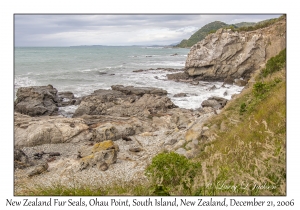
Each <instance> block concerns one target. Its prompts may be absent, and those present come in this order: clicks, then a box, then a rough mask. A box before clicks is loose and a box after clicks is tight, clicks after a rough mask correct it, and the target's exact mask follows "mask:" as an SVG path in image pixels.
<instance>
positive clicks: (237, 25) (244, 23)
mask: <svg viewBox="0 0 300 210" xmlns="http://www.w3.org/2000/svg"><path fill="white" fill-rule="evenodd" d="M255 24H256V23H254V22H241V23H235V24H233V25H235V26H236V27H238V28H240V27H248V26H253V25H255Z"/></svg>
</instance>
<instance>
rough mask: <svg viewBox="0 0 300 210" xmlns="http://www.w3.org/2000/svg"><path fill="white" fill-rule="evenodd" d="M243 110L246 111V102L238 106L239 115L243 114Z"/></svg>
mask: <svg viewBox="0 0 300 210" xmlns="http://www.w3.org/2000/svg"><path fill="white" fill-rule="evenodd" d="M245 111H247V110H246V104H245V103H242V104H241V107H240V115H241V114H243V113H244V112H245Z"/></svg>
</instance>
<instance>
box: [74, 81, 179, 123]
mask: <svg viewBox="0 0 300 210" xmlns="http://www.w3.org/2000/svg"><path fill="white" fill-rule="evenodd" d="M113 89H114V90H101V89H100V90H96V91H94V93H93V94H91V95H89V96H86V97H84V98H83V99H82V101H81V103H80V105H79V107H78V108H77V110H76V111H75V113H74V115H73V117H80V116H83V115H110V116H114V117H130V116H149V115H150V114H152V113H157V112H166V111H167V110H168V109H172V108H175V107H176V106H175V105H174V104H173V102H172V101H171V100H170V99H169V98H168V97H166V96H161V95H163V94H165V91H164V90H161V89H148V88H137V89H136V90H135V88H133V87H129V89H128V88H125V87H124V86H113ZM148 92H150V93H151V94H149V93H148Z"/></svg>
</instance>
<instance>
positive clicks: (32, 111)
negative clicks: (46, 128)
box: [15, 85, 76, 117]
mask: <svg viewBox="0 0 300 210" xmlns="http://www.w3.org/2000/svg"><path fill="white" fill-rule="evenodd" d="M16 96H17V99H16V100H15V111H16V112H19V113H21V114H26V115H29V116H32V117H35V116H47V115H49V116H53V115H58V107H62V106H69V105H73V104H75V103H76V99H75V97H74V94H73V93H72V92H69V91H66V92H58V91H57V90H56V88H54V87H53V86H52V85H47V86H31V87H20V88H19V89H18V91H17V94H16Z"/></svg>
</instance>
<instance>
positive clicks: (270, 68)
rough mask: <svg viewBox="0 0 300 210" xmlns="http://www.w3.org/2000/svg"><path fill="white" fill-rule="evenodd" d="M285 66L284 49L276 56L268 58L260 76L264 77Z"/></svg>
mask: <svg viewBox="0 0 300 210" xmlns="http://www.w3.org/2000/svg"><path fill="white" fill-rule="evenodd" d="M285 64H286V49H284V50H282V51H281V52H280V53H279V54H278V55H276V56H274V57H272V58H270V59H269V60H268V62H267V64H266V67H265V68H264V69H262V72H261V74H262V76H263V77H266V76H268V75H269V74H272V73H274V72H276V71H280V70H281V69H282V68H283V67H284V66H285Z"/></svg>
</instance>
